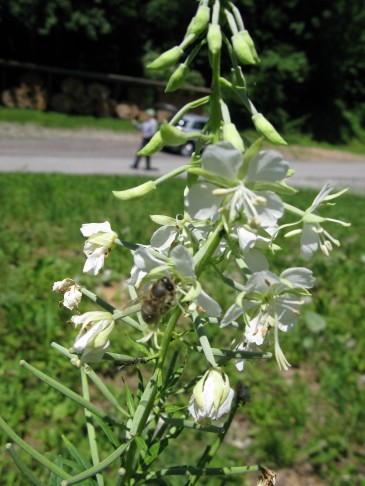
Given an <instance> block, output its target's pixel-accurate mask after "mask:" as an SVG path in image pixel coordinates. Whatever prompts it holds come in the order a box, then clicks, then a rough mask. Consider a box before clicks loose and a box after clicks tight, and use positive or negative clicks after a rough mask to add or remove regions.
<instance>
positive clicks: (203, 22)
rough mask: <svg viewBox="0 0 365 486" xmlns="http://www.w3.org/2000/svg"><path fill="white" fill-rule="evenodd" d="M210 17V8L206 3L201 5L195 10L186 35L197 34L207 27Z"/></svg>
mask: <svg viewBox="0 0 365 486" xmlns="http://www.w3.org/2000/svg"><path fill="white" fill-rule="evenodd" d="M209 18H210V8H209V7H207V6H206V5H201V6H200V7H199V8H198V11H197V12H196V15H195V17H193V18H192V19H191V22H190V24H189V25H188V28H187V31H186V35H185V37H187V36H188V35H189V34H194V35H196V36H198V35H199V34H201V33H202V32H204V30H205V29H206V28H207V27H208V24H209Z"/></svg>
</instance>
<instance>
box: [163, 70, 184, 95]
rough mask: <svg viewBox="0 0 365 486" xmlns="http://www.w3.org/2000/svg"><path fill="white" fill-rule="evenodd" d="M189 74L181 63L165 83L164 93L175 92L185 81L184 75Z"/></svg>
mask: <svg viewBox="0 0 365 486" xmlns="http://www.w3.org/2000/svg"><path fill="white" fill-rule="evenodd" d="M188 72H189V68H188V66H187V65H186V64H184V63H181V64H180V65H179V66H178V67H177V69H176V70H175V71H174V72H173V73H172V75H171V77H170V79H169V80H168V82H167V85H166V88H165V92H166V93H171V92H172V91H176V90H177V89H178V88H180V86H181V85H182V84H183V82H184V81H185V78H186V75H187V74H188Z"/></svg>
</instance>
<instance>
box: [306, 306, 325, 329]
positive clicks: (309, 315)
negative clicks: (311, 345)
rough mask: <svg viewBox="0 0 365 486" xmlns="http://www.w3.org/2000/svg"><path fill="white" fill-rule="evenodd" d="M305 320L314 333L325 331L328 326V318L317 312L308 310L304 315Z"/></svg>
mask: <svg viewBox="0 0 365 486" xmlns="http://www.w3.org/2000/svg"><path fill="white" fill-rule="evenodd" d="M304 320H305V323H306V325H307V328H308V329H309V330H310V331H311V332H313V333H314V334H318V333H320V332H322V331H324V330H325V329H326V327H327V322H326V320H325V319H324V318H323V317H322V316H321V315H320V314H317V313H316V312H313V311H307V312H306V313H305V315H304Z"/></svg>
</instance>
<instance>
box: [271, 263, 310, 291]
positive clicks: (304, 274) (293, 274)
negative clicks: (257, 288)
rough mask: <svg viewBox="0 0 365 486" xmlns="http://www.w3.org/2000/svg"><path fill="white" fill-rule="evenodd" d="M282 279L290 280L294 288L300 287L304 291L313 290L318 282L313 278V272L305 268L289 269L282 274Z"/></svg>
mask: <svg viewBox="0 0 365 486" xmlns="http://www.w3.org/2000/svg"><path fill="white" fill-rule="evenodd" d="M280 278H283V279H285V280H288V281H289V282H290V283H291V284H292V285H293V287H294V288H295V287H299V288H303V289H310V288H312V287H313V284H314V282H315V280H316V279H315V278H314V277H313V272H312V271H311V270H309V269H308V268H304V267H294V268H288V269H287V270H284V271H283V272H282V273H281V274H280Z"/></svg>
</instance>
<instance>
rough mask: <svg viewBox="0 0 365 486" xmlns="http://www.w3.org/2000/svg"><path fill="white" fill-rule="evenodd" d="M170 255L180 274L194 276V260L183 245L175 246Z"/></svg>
mask: <svg viewBox="0 0 365 486" xmlns="http://www.w3.org/2000/svg"><path fill="white" fill-rule="evenodd" d="M170 255H171V258H172V259H173V261H174V264H175V267H176V270H177V271H178V273H179V274H180V275H181V276H188V277H195V268H194V260H193V257H192V256H191V255H190V253H189V251H188V250H187V249H186V248H185V246H183V245H178V246H176V247H175V248H174V249H173V250H172V251H171V254H170Z"/></svg>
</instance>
